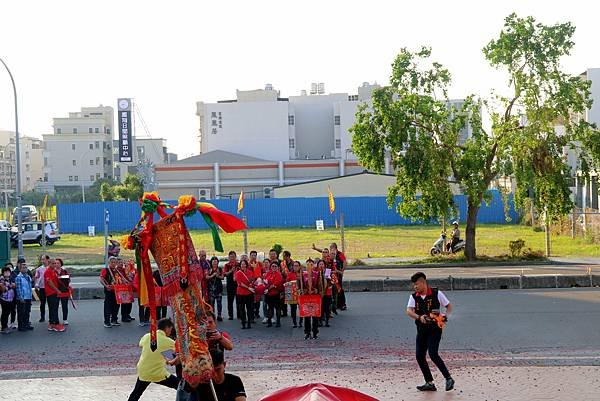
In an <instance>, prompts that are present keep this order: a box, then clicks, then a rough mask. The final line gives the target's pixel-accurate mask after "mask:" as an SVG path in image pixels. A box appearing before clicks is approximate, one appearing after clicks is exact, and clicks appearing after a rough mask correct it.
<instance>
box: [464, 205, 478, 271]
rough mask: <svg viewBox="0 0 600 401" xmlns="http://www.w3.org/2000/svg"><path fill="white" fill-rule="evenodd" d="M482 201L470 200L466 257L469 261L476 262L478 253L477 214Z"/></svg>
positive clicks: (466, 233)
mask: <svg viewBox="0 0 600 401" xmlns="http://www.w3.org/2000/svg"><path fill="white" fill-rule="evenodd" d="M480 205H481V201H477V200H471V199H469V200H468V204H467V228H466V230H465V241H466V244H465V257H466V258H467V260H468V261H472V260H475V258H476V257H477V252H476V250H475V229H476V226H477V213H478V212H479V208H480Z"/></svg>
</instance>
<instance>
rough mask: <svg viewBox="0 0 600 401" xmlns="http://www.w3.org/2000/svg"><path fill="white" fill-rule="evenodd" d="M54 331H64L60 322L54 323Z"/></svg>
mask: <svg viewBox="0 0 600 401" xmlns="http://www.w3.org/2000/svg"><path fill="white" fill-rule="evenodd" d="M54 331H58V332H59V333H62V332H63V331H65V326H63V325H62V324H55V325H54Z"/></svg>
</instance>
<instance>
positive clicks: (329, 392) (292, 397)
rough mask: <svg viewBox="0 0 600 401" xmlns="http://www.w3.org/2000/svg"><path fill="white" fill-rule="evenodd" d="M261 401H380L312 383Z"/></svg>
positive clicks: (346, 390) (361, 394) (274, 394)
mask: <svg viewBox="0 0 600 401" xmlns="http://www.w3.org/2000/svg"><path fill="white" fill-rule="evenodd" d="M260 401H379V400H378V399H377V398H373V397H371V396H368V395H366V394H363V393H359V392H358V391H354V390H350V389H348V388H344V387H338V386H330V385H329V384H321V383H310V384H306V385H304V386H296V387H288V388H284V389H283V390H279V391H277V392H275V393H273V394H271V395H267V396H266V397H263V398H261V399H260Z"/></svg>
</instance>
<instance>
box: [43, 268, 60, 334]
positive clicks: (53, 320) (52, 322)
mask: <svg viewBox="0 0 600 401" xmlns="http://www.w3.org/2000/svg"><path fill="white" fill-rule="evenodd" d="M50 266H51V268H48V269H46V271H45V272H44V287H45V290H46V300H47V301H48V313H49V319H48V331H58V332H63V331H65V326H63V325H62V324H60V321H59V320H58V303H59V300H58V294H59V293H60V290H59V289H58V287H59V284H58V281H59V279H58V271H57V270H58V268H59V264H58V263H56V261H54V260H53V261H52V264H51V265H50Z"/></svg>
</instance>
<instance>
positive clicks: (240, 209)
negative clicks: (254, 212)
mask: <svg viewBox="0 0 600 401" xmlns="http://www.w3.org/2000/svg"><path fill="white" fill-rule="evenodd" d="M243 208H244V190H243V189H242V190H241V191H240V197H239V199H238V209H237V212H238V214H240V212H241V211H242V209H243Z"/></svg>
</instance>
